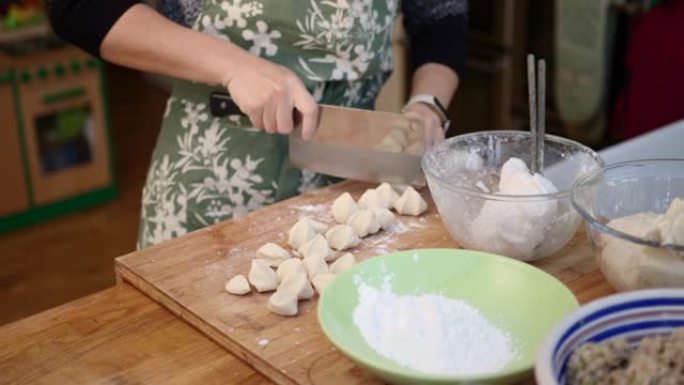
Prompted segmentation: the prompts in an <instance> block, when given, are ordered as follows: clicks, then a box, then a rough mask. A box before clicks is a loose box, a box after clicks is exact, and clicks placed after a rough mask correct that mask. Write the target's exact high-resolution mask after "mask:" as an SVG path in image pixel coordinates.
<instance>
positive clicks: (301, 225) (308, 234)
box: [288, 217, 327, 249]
mask: <svg viewBox="0 0 684 385" xmlns="http://www.w3.org/2000/svg"><path fill="white" fill-rule="evenodd" d="M325 227H327V226H325V225H324V224H322V223H320V222H316V221H314V220H312V219H310V218H306V217H305V218H302V219H300V220H298V221H297V223H295V224H294V226H292V228H291V229H290V236H289V238H288V243H289V245H290V246H292V248H293V249H299V248H300V247H302V245H304V244H305V243H307V242H309V241H310V240H312V239H313V238H314V237H315V236H316V234H319V233H322V232H324V231H325ZM321 229H323V230H322V231H318V230H321Z"/></svg>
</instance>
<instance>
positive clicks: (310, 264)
mask: <svg viewBox="0 0 684 385" xmlns="http://www.w3.org/2000/svg"><path fill="white" fill-rule="evenodd" d="M302 262H303V263H304V269H305V270H306V274H307V275H308V276H309V279H313V277H315V276H317V275H319V274H325V273H327V272H328V264H327V263H325V259H323V258H321V257H319V256H312V257H308V258H304V260H303V261H302Z"/></svg>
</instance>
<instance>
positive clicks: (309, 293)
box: [278, 274, 314, 299]
mask: <svg viewBox="0 0 684 385" xmlns="http://www.w3.org/2000/svg"><path fill="white" fill-rule="evenodd" d="M278 291H289V292H293V293H297V299H310V298H311V297H313V295H314V290H313V288H312V287H311V283H310V282H309V279H308V278H307V277H306V274H295V275H293V276H290V277H287V278H286V279H285V280H283V282H282V283H281V284H280V286H278Z"/></svg>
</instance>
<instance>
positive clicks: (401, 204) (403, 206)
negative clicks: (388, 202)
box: [394, 186, 427, 217]
mask: <svg viewBox="0 0 684 385" xmlns="http://www.w3.org/2000/svg"><path fill="white" fill-rule="evenodd" d="M394 209H395V210H397V212H398V213H399V214H401V215H412V216H414V217H415V216H418V215H420V214H422V213H423V212H425V210H427V203H426V202H425V200H424V199H423V197H421V196H420V194H418V192H417V191H416V190H414V189H413V187H410V186H409V187H408V188H407V189H406V190H404V193H403V194H401V197H399V199H397V201H396V202H395V203H394Z"/></svg>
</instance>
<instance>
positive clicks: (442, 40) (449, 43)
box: [47, 0, 468, 75]
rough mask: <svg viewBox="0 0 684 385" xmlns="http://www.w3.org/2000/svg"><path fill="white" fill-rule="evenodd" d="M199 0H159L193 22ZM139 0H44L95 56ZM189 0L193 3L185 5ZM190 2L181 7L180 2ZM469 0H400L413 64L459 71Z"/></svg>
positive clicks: (66, 35)
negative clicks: (441, 66)
mask: <svg viewBox="0 0 684 385" xmlns="http://www.w3.org/2000/svg"><path fill="white" fill-rule="evenodd" d="M202 1H203V0H195V1H190V2H188V1H185V2H180V1H179V0H163V2H162V8H163V10H164V13H165V14H166V15H167V17H169V18H170V19H172V20H174V21H176V22H178V23H180V24H183V25H186V26H188V25H190V24H192V21H193V20H192V19H193V18H194V17H195V16H196V13H197V10H199V9H200V8H201V4H202ZM139 2H140V0H108V1H95V0H47V6H48V11H49V16H50V22H51V24H52V27H53V29H54V31H55V33H57V35H58V36H59V37H61V38H62V39H64V40H66V41H67V42H70V43H72V44H74V45H76V46H78V47H80V48H82V49H83V50H85V51H87V52H89V53H91V54H92V55H94V56H98V57H99V56H100V45H101V44H102V40H104V38H105V36H106V35H107V33H108V32H109V30H110V29H111V28H112V26H113V25H114V23H116V21H117V20H118V19H119V17H121V15H123V14H124V13H125V12H126V11H127V10H128V9H129V8H130V7H132V6H133V5H135V4H137V3H139ZM188 4H191V5H192V6H190V7H188ZM184 6H185V7H188V8H183V7H184ZM467 11H468V3H467V0H403V1H402V13H403V14H404V26H405V28H406V32H407V35H408V39H409V44H410V46H411V64H412V67H413V68H414V69H415V68H417V67H420V66H421V65H423V64H425V63H440V64H444V65H446V66H448V67H450V68H451V69H453V70H454V71H456V73H458V74H461V75H462V74H463V69H464V66H465V59H466V30H467Z"/></svg>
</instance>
